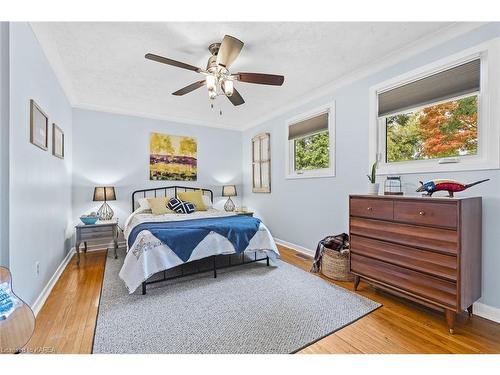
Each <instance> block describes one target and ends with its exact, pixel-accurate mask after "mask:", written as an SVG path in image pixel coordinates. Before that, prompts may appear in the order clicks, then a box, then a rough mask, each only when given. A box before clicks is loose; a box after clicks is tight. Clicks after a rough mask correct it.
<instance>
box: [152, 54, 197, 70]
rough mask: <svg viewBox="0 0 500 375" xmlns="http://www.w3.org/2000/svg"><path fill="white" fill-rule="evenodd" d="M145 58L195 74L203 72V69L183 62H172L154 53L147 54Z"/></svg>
mask: <svg viewBox="0 0 500 375" xmlns="http://www.w3.org/2000/svg"><path fill="white" fill-rule="evenodd" d="M144 57H145V58H146V59H149V60H153V61H156V62H159V63H163V64H167V65H172V66H176V67H177V68H182V69H187V70H192V71H194V72H200V71H201V69H200V68H197V67H196V66H193V65H189V64H185V63H183V62H180V61H176V60H172V59H169V58H166V57H163V56H158V55H155V54H153V53H147V54H146V55H145V56H144Z"/></svg>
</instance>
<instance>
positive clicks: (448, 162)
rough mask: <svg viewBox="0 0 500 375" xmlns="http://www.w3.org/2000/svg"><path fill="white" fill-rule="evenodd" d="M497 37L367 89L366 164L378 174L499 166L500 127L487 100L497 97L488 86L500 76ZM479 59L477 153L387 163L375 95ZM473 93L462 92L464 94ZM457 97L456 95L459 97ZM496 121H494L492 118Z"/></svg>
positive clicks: (495, 114)
mask: <svg viewBox="0 0 500 375" xmlns="http://www.w3.org/2000/svg"><path fill="white" fill-rule="evenodd" d="M499 41H500V38H497V39H495V40H493V41H489V42H486V43H482V44H480V45H478V46H475V47H472V48H469V49H467V50H465V51H462V52H460V53H457V54H454V55H451V56H448V57H446V58H443V59H441V60H438V61H435V62H433V63H430V64H427V65H425V66H423V67H420V68H418V69H415V70H412V71H410V72H408V73H405V74H402V75H400V76H397V77H394V78H392V79H389V80H387V81H385V82H382V83H380V84H378V85H375V86H372V87H371V88H370V105H369V108H370V109H369V115H370V118H369V153H370V154H369V155H370V157H369V163H368V165H369V166H370V165H372V164H373V162H374V161H375V160H377V161H378V162H379V164H378V169H377V175H390V174H409V173H429V172H453V171H467V170H484V169H498V168H500V154H499V151H500V145H499V143H500V142H499V130H498V126H496V127H495V123H497V121H498V119H499V118H500V116H499V111H498V110H497V109H496V108H494V107H492V106H490V102H491V103H493V102H494V100H493V99H496V98H498V96H499V95H498V91H495V90H492V91H490V87H493V88H494V87H495V85H497V86H496V87H498V85H499V84H500V78H499V77H498V74H499V73H500V69H499V68H498V64H500V42H499ZM478 58H479V59H480V60H481V72H480V92H479V93H478V94H477V95H478V147H477V154H476V155H464V156H457V157H450V158H441V159H437V158H436V159H427V160H411V161H401V162H389V163H387V162H386V133H385V121H384V120H385V118H386V117H387V116H382V117H378V94H379V93H381V92H384V91H388V90H390V89H393V88H395V87H398V86H402V85H405V84H408V83H411V82H413V81H416V80H419V79H422V78H425V77H427V76H430V75H433V74H436V73H439V72H441V71H444V70H447V69H450V68H453V67H454V66H457V65H461V64H464V63H466V62H468V61H471V60H474V59H478ZM470 95H473V93H470V94H467V95H462V96H461V97H466V96H470ZM459 97H460V96H457V97H456V98H459ZM454 99H455V98H450V99H446V100H443V101H437V102H435V103H431V104H426V105H423V106H417V107H415V108H413V109H408V110H405V111H402V112H401V113H407V112H410V111H412V110H417V109H420V108H424V107H429V106H431V105H435V104H439V103H444V102H448V101H451V100H454ZM495 120H497V121H495Z"/></svg>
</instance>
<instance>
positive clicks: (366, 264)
mask: <svg viewBox="0 0 500 375" xmlns="http://www.w3.org/2000/svg"><path fill="white" fill-rule="evenodd" d="M351 271H352V272H354V273H355V274H358V275H361V276H366V277H368V278H370V279H372V280H375V281H378V282H381V283H383V284H386V285H389V286H392V287H394V288H397V289H399V290H404V291H406V292H409V293H411V294H413V295H416V296H420V297H423V298H425V299H429V300H432V301H434V302H437V303H439V304H443V305H446V306H449V307H452V308H455V307H456V305H457V286H456V283H454V282H450V281H446V280H442V279H439V278H437V277H433V276H429V275H425V274H422V273H420V272H416V271H412V270H409V269H407V268H402V267H398V266H396V265H393V264H389V263H385V262H382V261H379V260H375V259H370V258H366V257H364V256H361V255H357V254H351Z"/></svg>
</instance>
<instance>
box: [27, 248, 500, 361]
mask: <svg viewBox="0 0 500 375" xmlns="http://www.w3.org/2000/svg"><path fill="white" fill-rule="evenodd" d="M279 248H280V252H281V255H282V259H283V260H284V261H286V262H288V263H291V264H293V265H295V266H297V267H299V268H302V269H304V270H306V271H309V269H310V266H311V259H303V258H302V257H299V256H297V253H296V252H295V251H293V250H291V249H287V248H285V247H282V246H280V247H279ZM105 261H106V252H105V251H99V252H89V253H87V254H82V260H81V266H80V268H78V267H77V266H76V260H75V258H73V259H72V260H71V262H70V264H69V265H68V267H67V268H66V270H65V271H64V272H63V274H62V276H61V278H60V279H59V281H58V282H57V284H56V286H55V287H54V289H53V290H52V292H51V294H50V296H49V298H48V299H47V302H46V303H45V305H44V307H43V308H42V310H41V311H40V313H39V314H38V317H37V326H36V329H35V334H34V336H33V338H32V339H31V341H30V343H29V344H28V350H29V351H31V352H54V353H90V352H91V350H92V340H93V336H94V327H95V321H96V317H97V309H98V305H99V297H100V290H101V285H102V277H103V274H104V264H105ZM325 279H326V278H325ZM326 280H328V279H326ZM335 283H336V284H337V285H340V286H342V287H344V288H346V289H348V290H353V287H352V283H351V282H335ZM358 293H359V294H362V295H364V296H365V297H368V298H370V299H372V300H374V301H377V302H380V303H382V304H383V306H382V307H381V308H379V309H378V310H376V311H374V312H372V313H371V314H369V315H367V316H365V317H364V318H362V319H360V320H358V321H357V322H355V323H353V324H351V325H349V326H347V327H345V328H343V329H341V330H339V331H337V332H335V333H333V334H331V335H329V336H327V337H326V338H324V339H322V340H320V341H318V342H316V343H314V344H313V345H311V346H309V347H307V348H305V349H303V350H302V351H301V352H300V353H306V354H312V353H323V354H325V353H357V354H359V353H500V324H497V323H494V322H491V321H489V320H486V319H483V318H480V317H477V316H473V317H472V318H469V317H468V316H467V314H466V313H464V314H462V315H460V316H459V317H458V320H457V325H456V330H455V332H456V333H455V334H454V335H450V334H448V330H447V326H446V322H445V320H444V318H443V316H442V314H441V313H439V312H435V311H433V310H430V309H427V308H425V307H422V306H420V305H417V304H414V303H412V302H409V301H406V300H403V299H400V298H397V297H394V296H391V295H389V294H386V293H384V292H381V291H378V290H376V289H374V288H373V287H371V286H368V285H367V284H365V283H363V282H361V284H360V286H359V289H358Z"/></svg>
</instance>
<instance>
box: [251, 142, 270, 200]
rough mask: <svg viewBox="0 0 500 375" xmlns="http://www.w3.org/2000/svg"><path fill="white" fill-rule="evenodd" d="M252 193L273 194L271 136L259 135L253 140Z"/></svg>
mask: <svg viewBox="0 0 500 375" xmlns="http://www.w3.org/2000/svg"><path fill="white" fill-rule="evenodd" d="M252 191H253V192H254V193H270V192H271V135H270V134H269V133H262V134H258V135H256V136H255V137H253V138H252Z"/></svg>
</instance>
